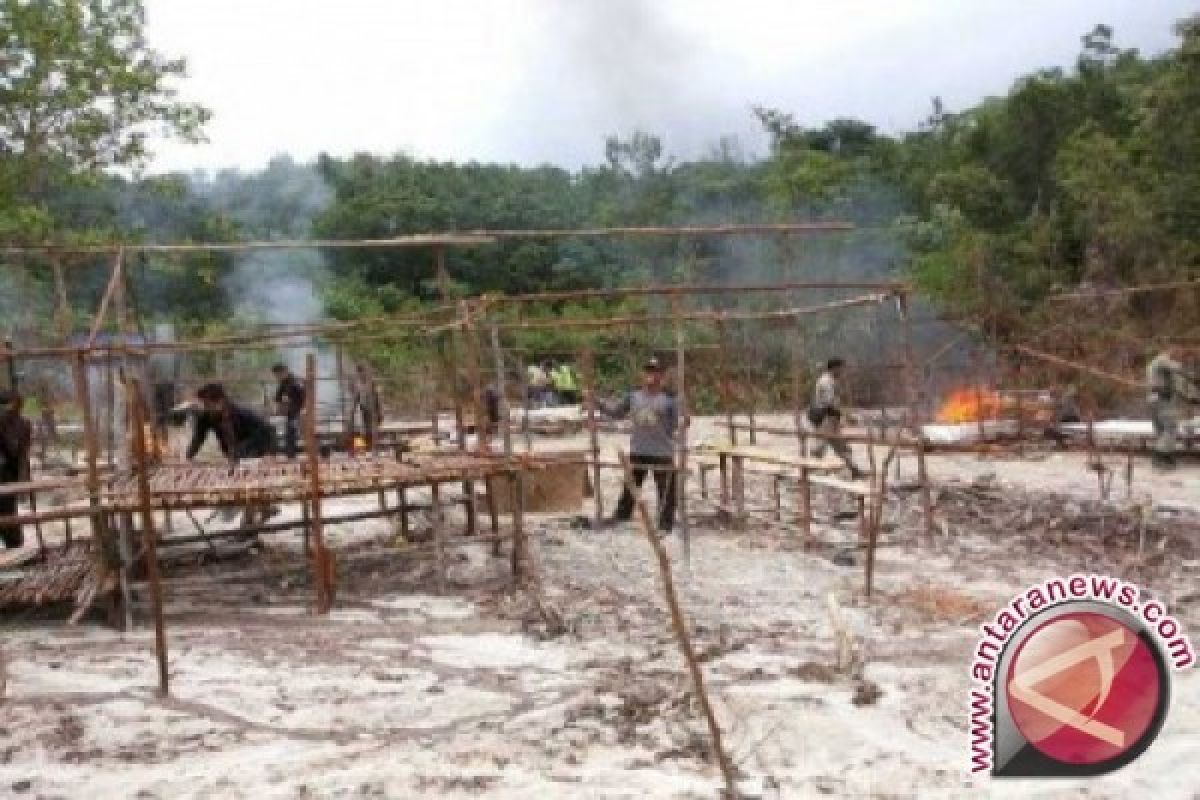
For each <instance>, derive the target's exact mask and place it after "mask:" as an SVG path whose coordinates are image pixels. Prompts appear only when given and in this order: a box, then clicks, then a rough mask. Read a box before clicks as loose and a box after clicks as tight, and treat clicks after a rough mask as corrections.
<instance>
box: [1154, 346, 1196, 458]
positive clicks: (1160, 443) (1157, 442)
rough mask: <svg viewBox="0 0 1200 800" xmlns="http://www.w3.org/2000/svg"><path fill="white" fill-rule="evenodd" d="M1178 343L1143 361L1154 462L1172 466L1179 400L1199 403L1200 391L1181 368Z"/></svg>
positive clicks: (1177, 434)
mask: <svg viewBox="0 0 1200 800" xmlns="http://www.w3.org/2000/svg"><path fill="white" fill-rule="evenodd" d="M1180 355H1181V354H1180V352H1179V348H1178V347H1174V346H1169V347H1167V348H1165V349H1164V350H1163V351H1162V352H1161V353H1159V354H1158V355H1156V356H1155V357H1154V358H1153V359H1151V361H1150V363H1149V364H1147V365H1146V391H1147V398H1146V399H1147V402H1148V404H1149V406H1150V421H1151V423H1152V424H1153V425H1154V454H1153V456H1152V458H1153V463H1154V466H1155V467H1156V468H1158V469H1173V468H1174V467H1175V448H1176V446H1177V440H1178V438H1179V417H1180V414H1181V408H1180V406H1181V404H1182V403H1183V402H1184V401H1186V402H1189V403H1200V392H1198V391H1197V390H1196V386H1195V384H1194V383H1192V381H1191V380H1190V379H1189V378H1188V376H1187V374H1186V373H1185V372H1184V371H1183V365H1182V364H1181V363H1180V362H1179V357H1180Z"/></svg>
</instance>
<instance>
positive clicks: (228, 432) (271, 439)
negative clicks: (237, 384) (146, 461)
mask: <svg viewBox="0 0 1200 800" xmlns="http://www.w3.org/2000/svg"><path fill="white" fill-rule="evenodd" d="M196 398H197V399H198V400H199V401H200V404H201V409H200V411H199V412H198V413H197V414H196V419H195V422H194V423H193V427H192V441H191V444H189V445H188V449H187V459H188V461H191V460H192V459H193V458H195V457H196V454H197V453H199V452H200V448H201V447H203V446H204V440H205V439H207V438H208V434H209V433H210V432H214V433H216V435H217V443H218V444H219V445H220V446H221V452H222V453H224V454H225V457H226V458H228V459H229V461H230V462H231V463H235V464H236V463H237V462H238V461H239V460H240V459H243V458H262V457H263V456H269V455H271V454H272V453H274V452H275V428H274V426H272V425H271V423H270V422H268V421H267V420H265V419H263V417H262V416H260V415H258V414H255V413H254V412H253V411H251V410H249V409H248V408H243V407H242V406H239V405H237V404H236V403H234V402H232V401H230V399H229V398H228V397H227V396H226V395H225V387H224V386H222V385H221V384H219V383H209V384H205V385H204V386H201V387H200V389H199V391H197V392H196Z"/></svg>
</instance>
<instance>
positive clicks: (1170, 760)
mask: <svg viewBox="0 0 1200 800" xmlns="http://www.w3.org/2000/svg"><path fill="white" fill-rule="evenodd" d="M713 431H714V428H713V427H712V425H711V422H710V421H698V422H697V425H696V429H695V431H694V433H695V434H696V436H697V437H701V438H702V437H704V436H705V435H711V434H712V433H713ZM581 441H582V439H578V438H577V439H574V440H548V441H547V442H545V443H544V444H548V445H550V446H553V447H572V446H578V445H579V444H580V443H581ZM619 442H620V439H619V438H617V437H606V444H607V445H608V446H610V447H616V446H618V444H619ZM762 443H763V444H767V445H769V444H770V440H769V439H767V438H766V437H764V439H763V441H762ZM779 446H780V447H781V448H786V447H791V446H793V445H792V443H788V442H779ZM909 469H910V466H909V465H905V470H906V471H907V470H909ZM985 473H992V474H995V475H996V477H997V478H998V479H999V480H1000V481H1001V482H1002V483H1005V482H1009V483H1013V484H1020V485H1024V486H1026V487H1030V488H1039V489H1048V490H1054V491H1061V492H1066V493H1073V494H1076V495H1078V496H1079V497H1080V498H1081V500H1082V499H1085V498H1089V497H1094V496H1095V494H1096V488H1095V485H1096V484H1095V478H1094V475H1093V474H1092V473H1091V472H1089V471H1088V470H1087V469H1085V467H1084V463H1083V460H1082V459H1081V458H1080V457H1078V456H1074V455H1071V456H1063V455H1060V456H1054V455H1051V456H1048V457H1044V458H1040V459H1038V460H1022V461H1016V460H1004V461H1002V460H995V459H986V460H981V459H979V458H977V457H974V456H970V457H964V456H939V457H937V458H935V459H933V474H934V476H935V478H940V479H943V480H945V479H950V478H961V477H963V476H968V477H969V476H972V475H982V474H985ZM762 489H763V487H759V486H757V485H755V486H754V487H753V492H752V500H762V499H765V491H763V490H762ZM604 490H605V492H604V494H605V496H606V498H607V499H608V502H609V506H610V507H611V503H612V500H613V498H614V497H615V492H616V476H615V475H610V476H608V478H607V479H606V485H605V487H604ZM1123 495H1124V487H1123V486H1122V485H1121V484H1120V482H1119V481H1118V482H1117V483H1116V485H1115V488H1114V499H1115V500H1116V501H1117V502H1123V501H1124V500H1123ZM1133 495H1134V497H1135V498H1142V499H1143V500H1144V499H1146V498H1150V499H1152V500H1153V502H1154V503H1159V504H1167V505H1173V506H1189V507H1196V506H1200V468H1196V467H1193V468H1191V469H1189V470H1186V471H1180V472H1178V473H1175V474H1173V475H1171V476H1167V477H1163V476H1157V475H1155V474H1154V473H1152V472H1151V471H1150V470H1149V469H1148V468H1147V467H1146V466H1145V464H1144V463H1141V464H1139V467H1138V469H1137V471H1136V472H1135V481H1134V486H1133ZM690 499H691V500H692V501H693V505H694V506H695V507H696V509H697V512H696V513H697V518H696V524H695V526H694V529H693V538H692V557H691V564H690V568H687V567H685V566H684V564H683V560H682V553H681V550H682V545H681V542H680V541H679V538H680V537H678V536H675V537H671V539H670V540H668V542H669V547H670V549H671V552H672V554H673V557H674V558H675V563H676V568H677V579H678V583H679V586H680V590H681V592H682V595H683V601H684V603H685V605H686V607H687V610H688V613H689V615H690V617H691V619H692V622H693V625H694V628H695V633H696V640H697V647H698V648H699V649H700V650H701V651H702V652H703V653H704V654H705V658H706V662H705V671H706V675H707V678H708V680H709V681H710V684H711V689H712V691H713V693H714V696H715V698H716V702H717V706H718V711H719V715H720V718H721V721H722V724H723V727H724V729H725V731H726V739H727V745H728V747H729V749H730V750H731V752H732V753H733V756H734V759H735V760H736V761H737V763H738V764H739V765H740V767H741V769H742V770H743V772H744V773H745V776H746V778H745V781H744V785H745V788H746V789H747V790H750V791H753V792H754V793H755V794H757V795H759V796H762V797H766V798H775V797H779V798H803V797H823V796H828V797H875V798H900V797H904V798H907V797H920V798H927V797H933V798H951V797H954V798H957V797H1003V798H1017V797H1021V798H1024V797H1035V798H1051V797H1053V798H1058V797H1095V798H1117V797H1155V798H1195V797H1200V794H1198V792H1200V677H1198V676H1197V675H1196V674H1195V673H1194V672H1191V673H1187V674H1185V675H1182V676H1180V677H1179V678H1178V679H1177V681H1176V682H1175V685H1174V701H1173V705H1172V708H1171V711H1170V714H1169V717H1168V720H1167V724H1166V728H1165V729H1164V731H1163V733H1162V735H1161V737H1160V738H1159V740H1158V741H1157V742H1156V743H1155V744H1154V746H1153V747H1152V748H1151V749H1150V750H1149V751H1148V752H1147V753H1146V754H1145V755H1144V756H1143V757H1142V758H1141V759H1140V760H1138V761H1137V762H1136V763H1135V764H1133V765H1131V766H1129V767H1127V768H1125V769H1123V770H1121V771H1119V772H1117V773H1115V774H1112V775H1110V776H1107V777H1104V778H1099V779H1094V780H1089V781H1071V782H1051V783H1024V782H1023V783H999V782H988V781H986V780H970V779H968V778H967V777H966V773H965V767H966V764H967V744H966V732H965V731H966V721H965V708H964V705H965V700H964V698H965V692H966V690H967V684H968V675H967V665H968V658H969V652H970V650H971V649H972V647H973V644H974V638H975V633H974V625H975V622H974V621H972V620H971V619H968V618H966V617H965V616H964V617H962V618H958V619H951V618H947V617H946V616H940V617H935V616H932V615H931V614H930V613H927V612H925V611H922V610H920V609H919V608H917V607H915V606H913V605H911V604H908V603H906V602H905V601H904V599H903V598H904V596H905V595H904V593H905V591H906V590H911V589H913V588H920V587H932V588H934V589H938V590H945V591H947V592H950V593H955V594H957V595H960V596H962V597H964V598H966V599H970V600H974V601H977V602H978V603H980V604H981V607H982V608H986V609H988V613H989V614H990V609H992V608H994V607H997V606H999V605H1000V604H1001V603H1003V602H1004V601H1005V600H1006V599H1007V598H1008V597H1009V596H1010V595H1011V594H1013V593H1015V592H1016V591H1018V590H1020V589H1021V588H1022V587H1024V586H1025V585H1027V584H1029V583H1032V582H1034V581H1037V580H1041V579H1044V578H1046V577H1048V576H1050V575H1054V574H1064V573H1067V572H1071V571H1075V570H1080V569H1086V570H1089V571H1093V570H1094V571H1115V572H1117V573H1118V574H1119V573H1120V569H1121V564H1120V563H1117V562H1118V560H1119V559H1118V557H1117V556H1116V555H1114V556H1112V563H1109V562H1108V561H1106V558H1107V557H1106V556H1096V555H1095V554H1094V553H1091V554H1088V553H1085V552H1084V551H1081V550H1078V549H1072V548H1069V547H1064V548H1063V549H1062V551H1061V552H1058V551H1056V550H1054V549H1053V548H1050V549H1047V548H1039V549H1037V550H1036V553H1037V554H1036V555H1035V556H1030V555H1029V552H1030V548H1029V547H1028V546H1027V545H1026V543H1023V542H1022V543H1019V542H1015V541H1013V540H1010V539H1005V538H995V537H991V536H985V535H982V534H980V533H979V532H977V531H972V530H970V529H969V528H963V529H960V530H955V531H953V532H952V533H951V535H950V536H949V537H946V536H939V537H938V539H937V540H936V541H935V542H934V543H933V544H923V543H921V542H920V541H919V540H918V539H917V537H915V536H912V535H905V529H904V528H903V527H900V528H898V529H897V531H895V532H894V533H892V534H890V535H889V536H890V538H889V539H888V541H889V544H888V546H886V547H884V548H883V549H882V550H881V553H880V560H879V574H878V583H877V588H878V594H877V596H876V598H875V599H874V600H873V601H872V602H870V603H868V602H867V601H866V600H865V599H864V598H863V597H862V592H861V587H862V571H861V568H859V567H843V566H837V565H835V564H834V563H833V562H832V561H831V558H830V556H831V554H832V553H833V552H834V551H835V550H836V549H837V545H839V544H845V543H849V542H851V541H852V539H853V536H854V531H853V525H854V523H853V522H852V521H846V522H841V523H835V522H833V521H832V520H831V519H828V518H826V517H824V516H823V517H822V520H823V521H822V524H821V526H820V528H819V537H820V539H821V540H822V542H823V543H824V544H823V546H821V547H818V548H816V549H813V550H810V551H805V550H804V549H803V548H801V547H800V546H799V544H798V542H797V541H796V539H795V537H794V535H793V532H792V531H791V530H790V529H788V528H787V527H786V526H784V527H780V526H777V525H767V524H762V523H754V524H752V525H751V526H750V527H749V529H747V530H745V531H741V532H731V531H725V530H722V529H720V528H719V527H718V526H717V525H716V524H715V521H714V520H713V518H712V517H711V515H707V514H706V513H705V512H704V510H703V509H702V508H701V506H700V501H699V497H698V494H697V493H696V492H695V491H694V490H693V492H692V493H691V494H690ZM913 500H914V498H913V497H912V496H908V497H906V498H905V499H904V500H902V501H898V502H897V503H895V504H893V505H894V506H897V507H899V506H902V505H903V506H911V505H912V504H913ZM373 502H374V501H373V499H366V500H362V501H339V502H338V503H337V504H336V508H335V509H334V510H340V509H342V508H345V509H349V508H352V507H359V506H369V505H370V504H371V503H373ZM894 510H895V509H894ZM567 522H568V520H567V519H566V518H564V517H545V518H537V519H535V520H534V522H533V524H534V525H535V526H536V528H537V530H538V533H539V542H540V547H539V553H540V558H541V565H542V571H543V577H544V581H545V584H546V590H547V595H548V598H549V600H550V601H551V602H552V603H553V604H554V605H555V606H557V607H558V608H559V609H561V610H562V612H563V614H564V616H565V617H566V619H567V621H568V622H569V625H570V631H569V632H567V633H565V634H562V635H557V636H547V635H546V634H545V632H544V629H543V626H541V625H540V623H539V622H538V619H537V616H536V615H535V614H534V613H533V612H532V610H531V608H530V604H529V603H528V601H527V599H526V598H524V597H522V596H516V597H513V596H510V595H509V594H508V593H507V592H506V591H505V589H504V579H505V576H506V563H507V562H506V560H504V559H497V558H493V557H491V556H490V554H489V552H488V548H485V547H480V546H476V547H473V548H472V549H470V550H468V551H466V552H465V555H464V556H463V557H462V558H461V559H460V560H457V561H456V562H455V563H454V565H453V566H452V569H451V572H450V579H451V580H450V584H451V588H450V590H449V591H448V592H447V593H446V594H445V595H444V596H435V595H434V594H433V593H432V592H431V587H432V586H433V582H432V580H431V578H430V572H429V565H428V560H427V559H426V560H420V559H415V558H410V557H409V556H408V554H407V553H408V551H407V550H405V549H397V550H396V551H395V556H394V557H392V558H387V559H373V560H363V561H362V562H353V563H352V562H350V560H349V559H345V560H344V561H343V563H342V584H341V590H340V594H339V598H338V605H337V608H336V609H335V611H334V612H333V613H332V614H330V615H329V616H328V617H324V618H320V617H314V616H311V615H310V614H309V613H308V612H307V610H306V606H307V604H308V603H309V602H310V600H311V590H310V589H309V588H308V587H307V585H306V584H305V582H304V579H303V572H294V573H292V574H291V575H289V576H288V577H284V578H281V577H278V576H275V577H271V578H270V579H266V578H258V577H255V573H256V572H257V571H258V568H259V567H260V566H261V565H262V564H263V563H266V564H270V565H283V564H288V563H291V564H293V565H294V564H296V562H297V561H298V553H297V550H296V543H295V542H294V541H293V540H292V537H290V536H289V537H286V538H283V539H281V538H278V537H277V538H276V539H274V540H272V541H271V542H270V543H269V544H268V546H267V549H266V551H265V552H264V553H263V554H261V555H260V556H257V557H253V558H250V559H243V560H240V561H237V562H234V563H231V564H226V565H225V566H224V567H223V568H218V567H213V566H208V567H203V568H197V569H193V570H190V571H184V570H179V569H176V570H174V572H173V575H175V576H176V577H179V578H180V580H181V581H182V583H181V584H179V585H178V586H176V587H174V588H172V589H171V590H170V591H169V593H168V598H169V604H168V619H169V640H170V642H169V643H170V652H171V681H172V696H171V698H170V699H166V700H162V699H159V698H157V697H156V696H155V693H154V684H155V671H154V659H153V652H152V640H151V637H150V635H149V633H148V632H147V631H146V629H145V628H144V627H141V628H139V629H138V630H137V632H135V633H131V634H120V633H116V632H113V631H110V630H107V629H105V628H103V627H99V626H97V625H85V626H81V627H79V628H74V629H68V628H65V627H63V626H62V624H61V623H60V622H59V621H55V620H34V619H30V618H21V619H16V620H9V621H6V624H5V628H4V631H3V640H2V643H0V647H3V649H4V652H5V654H6V655H7V657H8V661H9V680H8V688H7V697H6V699H5V700H4V701H3V703H0V797H8V796H12V797H18V798H21V797H30V798H33V797H38V798H127V797H129V798H175V797H188V798H256V799H257V798H324V797H347V798H349V797H387V798H410V797H449V798H466V797H495V798H521V800H529V798H642V797H656V798H657V797H661V798H700V797H716V796H717V789H718V786H719V781H718V775H717V773H716V771H715V769H714V768H713V767H711V766H710V765H708V764H706V763H705V761H704V741H705V740H704V738H703V732H704V729H703V726H702V725H701V723H700V721H699V716H698V715H697V714H696V713H695V709H694V708H692V707H690V705H689V702H688V699H687V697H686V692H687V689H688V684H687V682H686V679H685V678H684V675H683V671H682V668H681V667H682V665H681V661H680V658H679V656H678V651H677V649H676V646H675V642H674V639H673V637H672V636H671V633H670V629H669V627H668V621H667V616H666V614H665V611H664V609H663V606H662V603H661V600H660V595H659V586H658V580H657V575H656V572H655V569H654V565H653V562H652V560H651V556H650V551H649V548H648V546H647V544H646V542H645V541H644V539H643V538H641V535H640V533H639V532H638V531H637V530H636V529H634V528H633V527H631V526H630V527H624V528H618V529H616V530H614V531H606V532H592V531H580V530H575V529H572V528H571V527H570V526H569V525H568V524H567ZM329 536H330V539H331V540H332V542H333V543H334V546H335V548H341V549H342V551H343V552H347V551H350V550H353V548H354V547H356V546H361V545H364V544H366V543H376V544H380V543H386V542H389V541H390V530H389V529H388V526H387V525H386V524H385V523H383V522H372V523H357V524H355V525H353V526H345V527H344V528H341V529H338V528H335V529H333V530H331V531H330V532H329ZM1198 544H1200V543H1198ZM1196 566H1197V565H1196V564H1195V563H1194V562H1192V563H1190V564H1187V563H1173V564H1169V565H1168V566H1167V567H1164V568H1163V569H1162V570H1160V573H1161V580H1162V581H1164V582H1163V583H1160V584H1157V585H1152V586H1150V587H1149V588H1151V589H1153V590H1155V591H1156V592H1158V593H1160V594H1161V595H1162V596H1163V597H1164V598H1165V599H1167V600H1168V601H1170V602H1172V603H1173V608H1172V610H1173V611H1174V612H1175V613H1176V614H1177V615H1178V616H1179V617H1180V619H1181V620H1182V621H1183V622H1184V623H1185V624H1187V625H1188V626H1189V628H1190V629H1191V630H1193V631H1200V603H1198V602H1197V601H1198V600H1200V595H1197V592H1196ZM198 576H210V577H212V576H215V577H217V578H219V580H217V581H216V582H215V583H210V584H208V585H207V586H202V585H199V582H198V580H197V578H198ZM831 594H832V595H833V596H834V597H835V598H837V601H838V604H839V606H840V607H841V614H842V616H843V617H844V619H845V620H846V623H847V625H848V626H849V627H850V629H851V630H852V632H853V635H854V637H855V640H856V644H855V646H856V649H857V650H858V651H859V652H860V653H861V655H862V658H863V660H864V661H865V667H864V677H865V678H866V679H867V680H869V681H871V682H873V683H874V684H876V685H877V686H878V687H879V688H880V689H881V690H882V695H881V696H880V697H879V699H878V701H877V702H875V703H872V704H867V705H861V706H859V705H855V704H854V703H853V702H852V698H853V696H854V693H855V689H856V683H855V681H854V680H852V679H850V678H847V677H840V676H837V675H834V674H824V673H829V672H830V670H828V669H827V667H828V666H829V665H831V664H833V662H834V661H835V640H834V635H833V630H832V627H831V623H830V615H829V612H828V610H827V608H828V597H829V596H830V595H831ZM814 665H816V666H815V667H814Z"/></svg>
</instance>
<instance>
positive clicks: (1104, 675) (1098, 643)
mask: <svg viewBox="0 0 1200 800" xmlns="http://www.w3.org/2000/svg"><path fill="white" fill-rule="evenodd" d="M1124 644H1125V629H1124V628H1117V629H1116V630H1114V631H1113V632H1112V633H1109V634H1106V635H1104V636H1101V637H1100V638H1099V639H1092V640H1091V641H1089V642H1084V643H1083V644H1081V645H1077V646H1075V647H1072V648H1071V649H1070V650H1066V651H1064V652H1062V653H1059V654H1058V655H1057V656H1055V657H1054V658H1050V659H1047V660H1045V661H1043V662H1042V663H1041V664H1038V665H1037V666H1036V667H1033V668H1031V669H1027V670H1025V671H1024V672H1022V673H1019V674H1017V675H1014V676H1013V679H1012V680H1011V681H1009V684H1008V691H1009V692H1011V693H1012V695H1013V696H1014V697H1016V698H1017V699H1018V700H1020V701H1021V702H1022V703H1025V704H1026V705H1028V706H1031V707H1032V708H1035V709H1037V710H1038V711H1040V712H1042V713H1043V714H1045V715H1046V716H1048V717H1050V718H1051V719H1053V720H1056V721H1058V722H1061V723H1062V724H1063V725H1067V726H1069V727H1071V728H1074V729H1075V730H1077V731H1081V732H1083V733H1086V734H1088V735H1089V736H1092V737H1094V738H1096V739H1100V740H1101V741H1105V742H1108V743H1109V744H1111V745H1113V746H1114V747H1124V746H1125V732H1124V731H1121V730H1118V729H1117V728H1114V727H1112V726H1111V725H1105V724H1104V723H1103V722H1098V721H1097V720H1095V719H1093V717H1095V715H1096V714H1097V713H1099V711H1100V709H1101V708H1103V707H1104V702H1105V701H1106V700H1107V699H1108V693H1109V692H1110V691H1112V684H1113V678H1114V677H1115V674H1116V666H1115V665H1114V663H1113V655H1112V654H1113V651H1114V650H1118V649H1120V648H1121V647H1122V646H1123V645H1124ZM1088 659H1095V660H1096V665H1097V666H1098V667H1099V668H1100V696H1099V698H1097V700H1096V705H1095V707H1094V708H1093V710H1092V716H1091V717H1085V716H1084V715H1083V714H1080V713H1079V712H1078V711H1075V710H1074V709H1071V708H1067V707H1066V706H1064V705H1063V704H1062V703H1059V702H1057V701H1055V700H1052V699H1051V698H1049V697H1047V696H1046V695H1044V694H1042V693H1041V692H1037V691H1035V690H1034V688H1033V687H1034V686H1035V685H1037V684H1038V683H1041V682H1042V681H1044V680H1045V679H1046V678H1049V677H1051V676H1053V675H1057V674H1059V673H1060V672H1062V671H1063V670H1065V669H1070V668H1071V667H1073V666H1075V665H1076V664H1079V663H1080V662H1083V661H1087V660H1088Z"/></svg>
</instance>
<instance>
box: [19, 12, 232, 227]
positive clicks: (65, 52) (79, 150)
mask: <svg viewBox="0 0 1200 800" xmlns="http://www.w3.org/2000/svg"><path fill="white" fill-rule="evenodd" d="M144 25H145V10H144V9H143V7H142V2H141V0H0V141H2V142H4V147H5V148H6V152H4V153H3V158H2V160H3V164H4V167H5V172H6V173H7V178H8V180H7V181H5V183H4V184H3V186H4V188H6V189H7V190H8V191H9V192H10V193H13V194H16V195H17V199H21V200H30V201H33V202H35V203H36V202H38V201H42V200H44V199H45V195H46V193H47V191H48V190H49V188H50V182H51V180H52V179H53V178H54V177H55V176H56V175H57V174H64V175H80V174H88V173H93V172H95V171H97V170H101V169H105V168H109V167H134V168H136V167H140V166H142V165H143V164H144V163H145V161H146V159H147V157H148V155H149V152H148V149H147V138H148V136H149V135H150V133H151V132H152V131H153V132H155V133H158V134H160V135H166V136H179V137H182V138H183V139H185V140H191V141H195V140H197V139H199V137H200V135H201V129H202V127H203V125H204V123H205V121H206V120H207V119H208V117H209V112H208V111H207V110H206V109H204V108H203V107H202V106H199V105H196V104H194V103H185V102H181V101H179V100H178V98H177V90H176V89H175V88H174V87H173V86H172V85H171V79H173V78H177V77H180V76H182V75H183V74H184V72H185V69H186V65H185V62H184V60H183V59H171V58H167V57H165V56H163V55H162V54H160V53H158V52H157V51H156V50H154V49H152V48H151V47H150V46H149V45H148V43H147V42H146V39H145V36H144V33H143V28H144ZM21 195H24V197H22V196H21Z"/></svg>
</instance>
